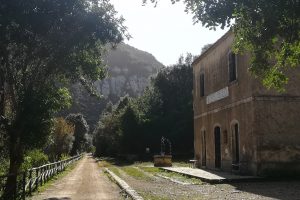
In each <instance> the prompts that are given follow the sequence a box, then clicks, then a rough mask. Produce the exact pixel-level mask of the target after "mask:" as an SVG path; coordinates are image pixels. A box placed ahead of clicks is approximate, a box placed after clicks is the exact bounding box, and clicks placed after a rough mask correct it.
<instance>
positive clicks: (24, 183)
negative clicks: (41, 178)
mask: <svg viewBox="0 0 300 200" xmlns="http://www.w3.org/2000/svg"><path fill="white" fill-rule="evenodd" d="M26 172H27V171H25V172H24V173H23V183H22V199H23V200H25V197H26V175H27V173H26Z"/></svg>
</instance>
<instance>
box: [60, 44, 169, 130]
mask: <svg viewBox="0 0 300 200" xmlns="http://www.w3.org/2000/svg"><path fill="white" fill-rule="evenodd" d="M105 62H106V64H107V66H108V70H109V77H108V78H106V79H104V80H102V81H96V82H95V83H94V86H95V88H96V89H97V91H98V92H99V93H100V94H102V95H103V96H104V98H102V99H100V100H99V99H97V98H95V97H92V96H90V95H89V94H88V93H87V92H86V91H85V90H84V88H83V87H82V86H81V85H80V84H75V85H73V86H72V87H71V91H72V95H73V106H72V108H71V109H69V110H68V111H66V112H65V113H77V112H81V113H83V114H84V115H85V117H86V119H87V121H88V123H89V124H90V125H92V126H93V125H95V124H96V122H97V121H98V118H99V116H100V114H101V112H102V110H103V109H104V108H105V106H106V104H107V103H108V102H109V101H111V102H113V103H115V102H117V101H118V100H119V98H120V97H122V96H125V95H126V94H128V95H129V96H132V97H136V96H138V95H140V94H141V93H142V92H143V90H144V89H145V88H146V87H147V86H148V85H149V83H150V77H151V76H153V75H155V74H156V73H157V71H158V70H159V69H161V68H162V67H164V66H163V65H162V64H161V63H160V62H159V61H157V60H156V58H155V57H154V56H153V55H151V54H149V53H148V52H145V51H141V50H138V49H136V48H134V47H131V46H129V45H127V44H124V43H122V44H120V45H118V47H117V48H116V49H114V50H109V51H108V52H107V55H106V56H105Z"/></svg>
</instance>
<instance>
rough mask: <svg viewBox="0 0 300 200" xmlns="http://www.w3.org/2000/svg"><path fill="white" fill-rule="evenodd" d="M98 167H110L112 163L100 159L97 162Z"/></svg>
mask: <svg viewBox="0 0 300 200" xmlns="http://www.w3.org/2000/svg"><path fill="white" fill-rule="evenodd" d="M98 165H99V167H111V166H112V164H111V163H110V162H108V161H106V160H101V161H99V162H98Z"/></svg>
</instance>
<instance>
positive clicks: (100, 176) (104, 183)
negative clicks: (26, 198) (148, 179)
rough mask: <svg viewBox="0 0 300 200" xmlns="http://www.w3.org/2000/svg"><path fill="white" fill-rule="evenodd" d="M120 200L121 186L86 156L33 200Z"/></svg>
mask: <svg viewBox="0 0 300 200" xmlns="http://www.w3.org/2000/svg"><path fill="white" fill-rule="evenodd" d="M41 199H46V200H77V199H78V200H98V199H99V200H118V199H123V198H122V196H121V195H120V189H119V187H118V186H117V185H116V184H114V183H112V182H111V181H110V180H109V179H108V177H107V176H106V175H105V174H104V173H103V171H102V170H100V169H99V167H98V164H97V162H96V161H95V160H94V159H93V158H91V157H88V156H86V157H84V158H83V159H81V160H80V161H79V163H77V165H76V167H75V169H73V170H72V171H71V172H70V173H69V174H67V175H66V176H65V177H63V178H62V179H59V180H57V181H55V182H54V184H52V185H51V186H50V187H49V188H48V189H47V190H46V191H44V192H43V193H41V194H39V195H37V196H35V197H33V198H32V200H41Z"/></svg>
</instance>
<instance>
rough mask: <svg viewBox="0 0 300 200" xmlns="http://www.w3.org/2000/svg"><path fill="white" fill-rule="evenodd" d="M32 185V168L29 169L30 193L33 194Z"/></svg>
mask: <svg viewBox="0 0 300 200" xmlns="http://www.w3.org/2000/svg"><path fill="white" fill-rule="evenodd" d="M31 185H32V169H30V170H29V195H31V192H32V188H31Z"/></svg>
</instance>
